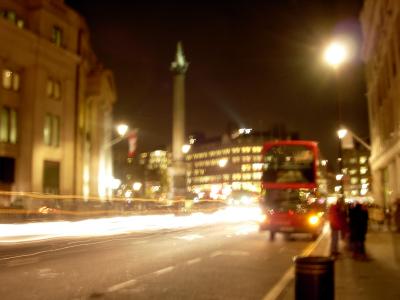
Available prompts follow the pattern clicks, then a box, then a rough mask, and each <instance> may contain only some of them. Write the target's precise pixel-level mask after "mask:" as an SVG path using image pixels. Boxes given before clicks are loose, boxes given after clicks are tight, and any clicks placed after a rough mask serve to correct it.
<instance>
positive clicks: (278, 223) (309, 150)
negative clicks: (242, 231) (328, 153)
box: [260, 141, 324, 240]
mask: <svg viewBox="0 0 400 300" xmlns="http://www.w3.org/2000/svg"><path fill="white" fill-rule="evenodd" d="M318 152H319V151H318V144H317V143H316V142H313V141H276V142H267V143H265V144H264V148H263V158H264V171H263V177H262V187H263V197H262V198H261V207H262V209H263V220H262V221H261V222H260V230H268V231H270V239H271V240H273V239H274V238H275V234H276V233H278V232H279V233H284V234H285V235H286V236H289V235H290V234H292V233H310V234H311V235H312V237H313V238H314V239H315V238H317V237H318V235H319V234H320V232H321V231H322V227H323V223H324V222H323V212H324V207H323V204H321V203H320V202H319V199H318V185H317V176H318V172H317V169H318Z"/></svg>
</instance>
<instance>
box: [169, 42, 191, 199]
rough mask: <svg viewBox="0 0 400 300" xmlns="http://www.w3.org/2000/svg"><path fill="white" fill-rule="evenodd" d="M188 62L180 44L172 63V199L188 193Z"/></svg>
mask: <svg viewBox="0 0 400 300" xmlns="http://www.w3.org/2000/svg"><path fill="white" fill-rule="evenodd" d="M188 65H189V64H188V62H187V61H186V59H185V55H184V54H183V49H182V44H181V42H178V45H177V49H176V55H175V61H173V62H172V63H171V72H172V73H173V76H174V78H173V120H172V165H171V168H170V170H169V174H170V194H171V197H177V196H184V195H185V193H186V167H185V162H184V156H183V153H182V146H183V145H184V143H185V74H186V71H187V69H188Z"/></svg>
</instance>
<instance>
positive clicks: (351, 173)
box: [349, 169, 357, 175]
mask: <svg viewBox="0 0 400 300" xmlns="http://www.w3.org/2000/svg"><path fill="white" fill-rule="evenodd" d="M349 174H350V175H355V174H357V169H351V170H350V171H349Z"/></svg>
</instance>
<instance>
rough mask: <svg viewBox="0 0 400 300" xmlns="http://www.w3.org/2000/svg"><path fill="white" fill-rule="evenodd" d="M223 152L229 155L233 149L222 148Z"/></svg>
mask: <svg viewBox="0 0 400 300" xmlns="http://www.w3.org/2000/svg"><path fill="white" fill-rule="evenodd" d="M222 153H223V154H224V155H228V154H230V153H231V149H229V148H227V149H224V150H222Z"/></svg>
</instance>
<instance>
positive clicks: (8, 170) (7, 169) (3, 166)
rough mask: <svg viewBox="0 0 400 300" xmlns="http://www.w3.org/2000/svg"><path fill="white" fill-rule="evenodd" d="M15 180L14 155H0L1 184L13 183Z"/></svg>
mask: <svg viewBox="0 0 400 300" xmlns="http://www.w3.org/2000/svg"><path fill="white" fill-rule="evenodd" d="M14 181H15V159H14V158H12V157H3V156H2V157H0V185H1V186H3V185H4V186H7V185H11V184H13V183H14Z"/></svg>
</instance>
